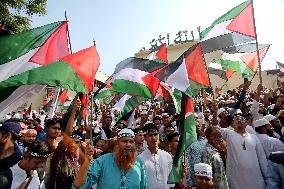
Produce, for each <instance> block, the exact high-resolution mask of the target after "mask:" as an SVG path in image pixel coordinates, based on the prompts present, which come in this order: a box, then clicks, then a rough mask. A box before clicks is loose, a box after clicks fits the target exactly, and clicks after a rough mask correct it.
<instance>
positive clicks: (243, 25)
mask: <svg viewBox="0 0 284 189" xmlns="http://www.w3.org/2000/svg"><path fill="white" fill-rule="evenodd" d="M252 9H253V7H252V4H251V3H250V4H248V6H247V7H246V8H245V9H244V10H243V11H242V12H241V13H240V14H239V15H238V16H237V17H236V18H234V19H233V20H232V22H231V23H230V24H229V25H228V26H227V29H228V30H231V31H234V32H238V33H240V34H243V35H247V36H251V37H256V33H255V28H254V21H253V14H252V13H253V12H252Z"/></svg>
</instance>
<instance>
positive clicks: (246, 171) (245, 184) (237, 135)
mask: <svg viewBox="0 0 284 189" xmlns="http://www.w3.org/2000/svg"><path fill="white" fill-rule="evenodd" d="M246 125H247V124H246V121H245V119H244V117H242V116H240V115H235V116H234V117H233V122H232V127H233V128H234V129H233V130H229V129H222V135H223V138H224V139H225V140H226V142H227V160H226V167H227V169H226V173H227V177H228V183H229V187H230V188H231V189H237V188H259V189H264V188H265V179H266V174H267V160H266V158H265V153H264V151H263V148H262V145H261V143H260V141H259V139H258V138H257V137H256V136H255V135H253V134H250V133H248V132H246V130H245V128H246ZM236 167H237V169H236ZM252 175H253V177H252Z"/></svg>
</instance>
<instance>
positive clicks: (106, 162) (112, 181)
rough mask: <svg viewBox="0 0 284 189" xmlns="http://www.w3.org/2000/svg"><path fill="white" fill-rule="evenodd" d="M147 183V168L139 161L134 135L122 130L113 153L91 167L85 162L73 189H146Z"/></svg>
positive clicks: (128, 130) (101, 158)
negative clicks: (95, 185)
mask: <svg viewBox="0 0 284 189" xmlns="http://www.w3.org/2000/svg"><path fill="white" fill-rule="evenodd" d="M87 170H88V171H87ZM146 183H147V180H146V173H145V168H144V164H143V163H142V161H141V160H140V159H137V158H136V148H135V142H134V133H133V131H132V130H131V129H122V130H121V131H120V132H119V133H118V141H117V143H116V146H115V149H114V152H113V153H108V154H105V155H103V156H100V157H99V158H98V159H96V160H95V161H94V162H93V163H92V164H91V165H89V161H88V160H87V159H86V160H85V161H84V163H83V165H82V166H81V167H80V170H79V171H78V173H77V176H76V178H75V182H74V186H73V188H80V189H89V188H91V187H92V186H93V185H94V184H97V189H113V188H119V189H123V188H127V189H145V188H146V187H147V184H146Z"/></svg>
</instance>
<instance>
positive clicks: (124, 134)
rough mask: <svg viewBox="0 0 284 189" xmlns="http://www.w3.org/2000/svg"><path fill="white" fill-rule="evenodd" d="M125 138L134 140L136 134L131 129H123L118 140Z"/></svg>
mask: <svg viewBox="0 0 284 189" xmlns="http://www.w3.org/2000/svg"><path fill="white" fill-rule="evenodd" d="M123 137H131V138H134V132H133V131H132V130H131V129H127V128H125V129H122V130H121V131H120V132H119V133H118V138H123Z"/></svg>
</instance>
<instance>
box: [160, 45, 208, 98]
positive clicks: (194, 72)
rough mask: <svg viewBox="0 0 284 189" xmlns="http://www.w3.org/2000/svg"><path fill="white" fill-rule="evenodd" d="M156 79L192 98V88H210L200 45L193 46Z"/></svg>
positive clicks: (164, 69)
mask: <svg viewBox="0 0 284 189" xmlns="http://www.w3.org/2000/svg"><path fill="white" fill-rule="evenodd" d="M156 77H157V78H159V79H160V80H161V81H163V82H165V83H166V84H167V85H169V86H171V87H174V88H176V89H178V90H180V91H181V92H184V93H185V94H187V95H189V96H191V95H192V93H191V88H195V89H199V88H206V87H210V82H209V78H208V74H207V69H206V66H205V62H204V59H203V54H202V49H201V45H200V44H196V45H194V46H192V47H191V48H190V49H189V50H188V51H187V52H185V53H184V55H182V56H181V57H180V58H179V59H178V60H177V61H176V62H174V63H171V64H169V65H168V66H167V67H165V68H163V69H162V70H161V71H160V72H159V73H157V74H156Z"/></svg>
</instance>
